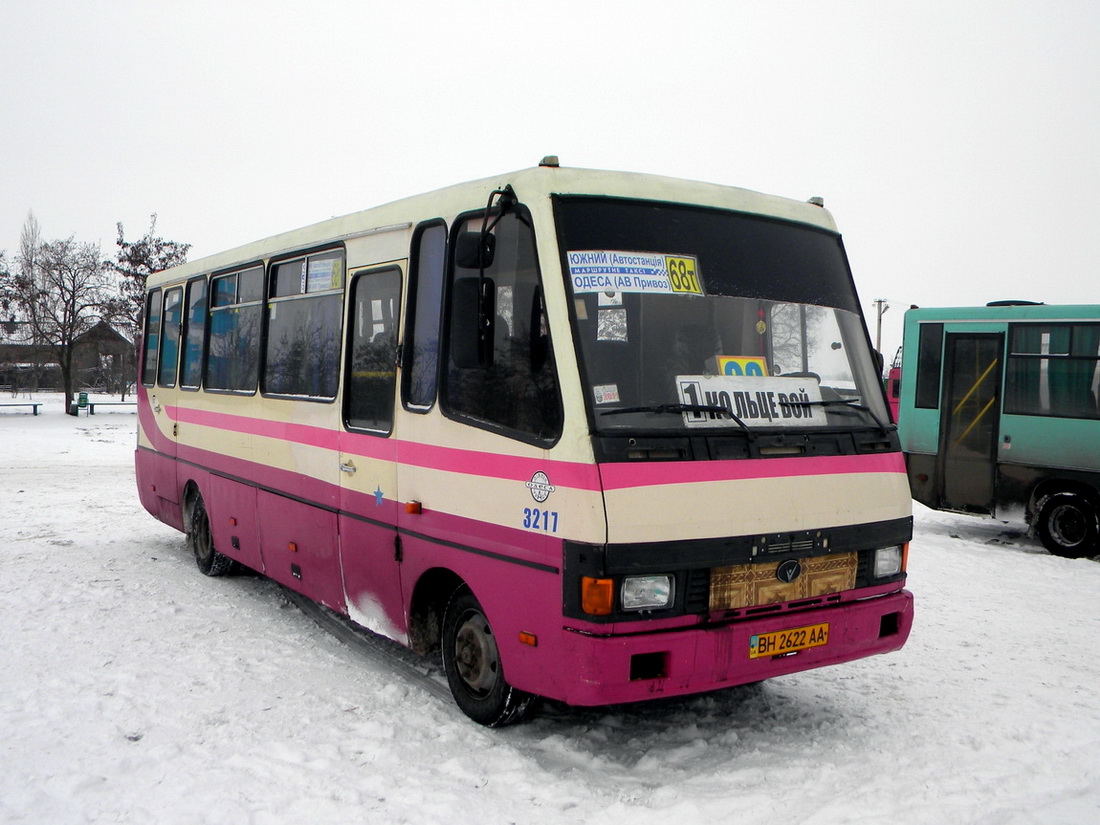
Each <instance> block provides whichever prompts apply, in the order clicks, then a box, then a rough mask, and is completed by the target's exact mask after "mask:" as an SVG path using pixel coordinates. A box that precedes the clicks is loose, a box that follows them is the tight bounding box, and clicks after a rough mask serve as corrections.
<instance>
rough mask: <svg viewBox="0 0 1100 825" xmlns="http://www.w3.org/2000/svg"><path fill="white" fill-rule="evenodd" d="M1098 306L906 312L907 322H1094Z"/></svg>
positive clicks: (1099, 312) (1012, 306) (1099, 311)
mask: <svg viewBox="0 0 1100 825" xmlns="http://www.w3.org/2000/svg"><path fill="white" fill-rule="evenodd" d="M1097 319H1100V304H1030V303H1019V304H998V305H994V306H989V305H987V306H977V307H919V308H913V309H910V310H909V311H908V312H906V313H905V320H906V322H908V323H918V322H942V323H950V322H952V321H957V322H967V321H987V322H998V321H1072V320H1082V321H1095V320H1097Z"/></svg>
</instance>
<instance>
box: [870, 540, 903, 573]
mask: <svg viewBox="0 0 1100 825" xmlns="http://www.w3.org/2000/svg"><path fill="white" fill-rule="evenodd" d="M901 556H902V552H901V545H895V546H894V547H880V548H879V549H878V550H876V551H875V567H874V571H875V578H876V579H888V578H890V576H896V575H897V574H898V573H900V572H901V569H902V566H901Z"/></svg>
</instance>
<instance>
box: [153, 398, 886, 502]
mask: <svg viewBox="0 0 1100 825" xmlns="http://www.w3.org/2000/svg"><path fill="white" fill-rule="evenodd" d="M167 412H168V414H169V416H170V417H171V418H174V419H176V420H177V421H180V422H183V423H190V424H198V425H201V426H205V427H213V428H215V429H223V430H231V431H234V432H241V433H248V434H251V435H258V436H263V437H265V438H274V439H278V440H280V441H291V442H294V443H296V444H304V445H306V446H310V447H319V448H322V449H327V450H341V449H342V450H343V451H344V452H346V453H350V454H352V455H360V456H364V457H367V458H377V459H380V460H384V461H398V462H399V463H401V464H407V465H411V466H416V467H426V468H429V469H433V470H442V471H444V472H450V473H460V474H462V475H469V476H480V477H483V478H499V479H506V480H511V481H527V480H529V479H530V478H531V476H532V475H533V474H534V473H536V472H543V473H546V475H547V476H548V477H549V482H550V483H551V484H553V485H554V486H556V487H569V488H572V489H576V490H600V489H601V479H602V489H604V490H623V489H630V488H637V487H659V486H663V485H667V484H693V483H698V482H706V481H738V480H744V479H757V478H792V477H799V476H826V475H835V474H838V473H840V474H848V473H901V474H904V473H905V463H904V461H903V460H902V457H901V454H900V453H880V454H876V455H847V456H820V457H819V456H812V457H801V456H800V457H790V458H756V459H731V460H727V461H667V462H659V463H641V462H638V463H634V462H620V463H613V464H600V465H598V466H597V465H594V464H583V463H579V462H572V461H555V460H551V459H541V458H525V457H522V456H514V455H506V454H500V453H486V452H480V451H477V450H463V449H459V448H457V447H442V446H439V445H435V444H422V443H419V442H415V441H402V440H400V439H391V438H379V437H376V436H371V435H360V434H358V433H345V432H342V431H339V430H333V429H328V428H325V427H314V426H311V425H307V424H290V423H286V422H280V421H266V420H263V419H259V418H250V417H248V416H241V415H231V414H228V413H216V412H209V411H206V410H196V409H192V408H189V407H169V408H167ZM395 451H396V455H395Z"/></svg>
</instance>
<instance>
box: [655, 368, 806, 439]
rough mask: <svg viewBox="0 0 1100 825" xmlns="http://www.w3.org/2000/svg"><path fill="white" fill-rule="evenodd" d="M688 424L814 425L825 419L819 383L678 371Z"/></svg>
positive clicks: (794, 379)
mask: <svg viewBox="0 0 1100 825" xmlns="http://www.w3.org/2000/svg"><path fill="white" fill-rule="evenodd" d="M676 390H677V393H678V395H679V398H680V403H681V404H682V405H683V407H684V411H683V415H684V424H685V426H688V427H730V426H738V425H737V423H736V422H735V421H734V420H733V419H732V418H731V416H730V413H732V414H733V415H734V416H736V417H737V418H738V419H740V421H741V422H743V423H744V424H745V425H746V426H749V427H776V426H780V427H815V426H819V425H821V424H824V423H825V410H824V408H823V407H822V405H821V386H820V385H819V384H818V383H817V381H815V380H814V379H812V378H780V377H766V376H749V375H678V376H676Z"/></svg>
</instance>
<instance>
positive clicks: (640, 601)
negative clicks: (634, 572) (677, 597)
mask: <svg viewBox="0 0 1100 825" xmlns="http://www.w3.org/2000/svg"><path fill="white" fill-rule="evenodd" d="M672 582H673V577H672V576H668V575H664V576H627V577H626V578H624V579H623V586H622V589H621V590H620V591H619V595H620V597H621V602H622V607H623V610H660V609H661V608H665V607H668V606H670V605H671V604H672Z"/></svg>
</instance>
